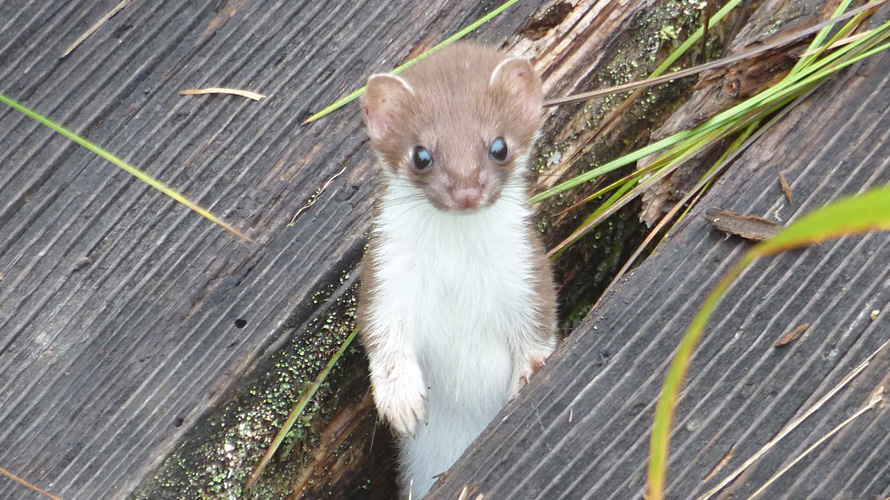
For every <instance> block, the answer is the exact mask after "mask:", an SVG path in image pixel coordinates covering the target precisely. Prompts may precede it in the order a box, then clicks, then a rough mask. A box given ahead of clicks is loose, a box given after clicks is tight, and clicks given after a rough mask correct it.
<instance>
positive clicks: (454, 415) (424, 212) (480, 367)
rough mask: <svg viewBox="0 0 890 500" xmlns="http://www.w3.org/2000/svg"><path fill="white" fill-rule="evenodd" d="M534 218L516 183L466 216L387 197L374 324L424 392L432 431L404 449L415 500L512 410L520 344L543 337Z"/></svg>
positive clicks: (379, 228) (379, 232)
mask: <svg viewBox="0 0 890 500" xmlns="http://www.w3.org/2000/svg"><path fill="white" fill-rule="evenodd" d="M528 217H529V210H528V207H527V204H526V198H525V192H524V188H523V186H522V185H521V183H520V182H519V181H518V180H515V181H513V182H508V183H507V184H506V185H505V186H504V190H503V192H502V195H501V197H500V199H499V200H498V201H497V202H496V203H494V204H493V205H492V206H490V207H486V208H484V209H481V210H476V211H470V212H444V211H440V210H438V209H436V208H435V207H433V206H432V205H431V204H430V203H429V202H428V201H426V200H425V199H424V198H423V194H422V193H420V192H419V190H417V188H415V187H413V186H398V185H396V186H392V185H391V186H390V187H389V188H388V190H387V192H386V194H385V195H384V199H383V202H382V206H381V212H380V213H379V216H378V218H377V220H376V221H375V229H374V231H375V237H376V238H377V241H378V244H377V247H376V249H375V253H374V269H375V282H376V286H375V289H374V295H375V306H374V307H373V308H372V310H371V311H370V318H369V319H370V323H371V325H372V327H373V330H375V331H381V332H383V331H386V332H397V335H398V336H399V337H400V340H401V342H404V343H405V344H406V345H405V347H406V348H407V350H408V352H410V353H413V354H414V355H415V356H416V361H417V364H418V365H419V367H420V372H421V376H422V378H423V384H424V385H425V387H426V389H427V398H428V402H427V404H428V411H427V424H426V425H420V426H419V428H418V430H417V432H416V435H415V437H410V438H405V439H403V442H402V464H403V469H404V470H405V475H406V476H407V478H410V479H411V480H413V482H414V493H415V496H416V497H417V498H419V497H420V496H422V495H423V494H424V493H425V492H426V491H427V489H428V488H429V486H430V485H431V484H432V482H433V480H432V476H433V475H435V474H439V473H441V472H444V471H445V470H446V469H447V468H448V467H449V466H450V465H451V464H452V463H453V462H454V461H455V460H456V459H457V458H458V457H459V456H460V454H461V453H462V452H463V450H464V449H465V448H466V447H467V446H468V445H469V444H470V442H472V440H473V439H475V437H476V436H477V435H478V434H479V433H480V432H481V431H482V430H483V429H484V428H485V427H486V426H487V425H488V423H489V422H490V421H491V419H492V418H493V417H494V416H495V415H496V414H497V412H498V411H499V410H500V409H501V408H503V406H504V405H505V404H506V402H507V400H508V397H509V391H510V387H511V383H512V378H513V377H514V376H515V373H516V362H517V361H516V360H517V358H518V357H520V356H521V354H522V353H517V352H516V348H517V343H519V344H521V342H518V341H517V339H523V338H528V337H530V336H532V335H533V333H532V332H534V331H536V330H537V329H538V328H540V325H536V324H535V315H534V301H535V298H536V297H535V286H534V279H533V277H534V276H533V275H534V262H533V249H532V247H531V245H530V241H529V234H528V228H527V220H528ZM373 364H374V362H373V360H372V365H373ZM372 369H373V366H372ZM399 376H401V375H399Z"/></svg>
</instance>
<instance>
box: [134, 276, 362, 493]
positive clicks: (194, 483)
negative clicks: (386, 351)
mask: <svg viewBox="0 0 890 500" xmlns="http://www.w3.org/2000/svg"><path fill="white" fill-rule="evenodd" d="M347 280H348V274H347V273H344V274H343V275H342V277H341V279H340V280H339V281H340V284H341V285H342V284H343V283H346V282H347ZM338 288H340V286H336V287H335V286H333V285H332V286H331V287H329V288H328V290H326V291H323V292H318V293H315V294H314V295H313V296H312V298H311V299H310V301H311V302H312V304H316V305H318V304H324V305H325V307H323V308H322V310H325V311H326V312H325V313H324V314H322V315H320V316H318V317H316V318H314V319H312V320H310V321H309V322H307V323H306V324H305V325H303V326H302V327H300V328H299V329H298V328H296V327H295V326H294V324H293V323H291V324H290V325H289V326H290V328H289V329H290V330H291V331H290V332H287V331H285V332H283V334H290V338H291V340H290V341H288V343H287V344H286V345H285V346H283V347H282V348H281V349H280V350H279V351H278V352H276V353H274V354H273V355H272V356H271V357H270V358H269V359H267V360H266V361H264V362H261V363H260V365H259V366H258V367H257V369H256V370H255V372H254V373H253V374H252V375H250V376H249V377H248V378H247V379H246V380H245V383H244V385H243V388H242V389H241V390H239V391H238V392H237V393H236V394H235V396H234V397H233V398H232V399H231V400H230V402H229V403H228V404H227V405H226V406H225V407H224V408H222V409H221V410H220V411H218V412H216V413H214V414H213V415H210V416H208V417H206V418H205V419H203V420H202V421H201V422H199V423H198V424H196V426H195V427H194V428H193V429H192V430H191V431H190V432H189V434H188V435H187V437H186V439H185V441H184V443H183V444H182V445H181V446H180V447H179V449H178V450H176V452H174V453H173V454H172V455H171V456H170V457H169V458H168V459H167V460H166V461H165V462H164V464H163V465H162V467H161V468H160V470H159V471H158V473H157V474H156V475H155V476H154V477H153V480H151V481H149V482H148V483H146V484H143V485H141V486H140V488H138V490H137V493H135V494H134V495H133V498H136V499H140V500H141V499H145V500H157V499H162V498H163V499H167V498H171V499H173V498H175V499H178V500H191V499H194V500H205V499H236V498H242V497H243V495H244V493H245V492H244V485H245V484H246V482H247V479H248V478H249V476H250V474H251V473H252V472H253V470H254V468H255V467H256V465H257V464H258V463H259V460H260V458H261V457H262V455H263V454H264V453H265V451H266V449H267V448H268V446H269V444H270V443H271V441H272V439H274V437H275V435H276V434H277V432H278V431H279V429H280V426H281V424H282V423H283V422H284V421H285V420H286V419H287V417H288V414H289V413H290V412H291V410H292V408H293V404H294V402H295V401H296V400H297V399H298V398H299V396H300V394H301V393H302V391H304V390H305V389H306V387H307V386H308V385H309V384H311V383H312V382H313V380H314V379H315V377H316V376H317V374H318V373H319V372H320V371H321V369H322V368H323V367H324V365H325V364H326V363H327V361H328V359H330V356H331V355H332V354H333V353H334V352H336V351H337V349H338V348H339V347H340V345H341V344H342V342H343V341H344V340H345V339H346V338H347V337H348V336H349V334H350V333H351V332H352V330H353V329H354V327H355V322H354V317H355V312H354V309H355V290H348V291H347V293H345V294H343V296H342V297H339V298H336V299H333V300H329V299H330V297H331V294H332V293H334V292H335V290H336V289H338ZM329 301H330V304H326V303H327V302H329ZM360 358H361V353H360V352H359V350H357V349H355V348H352V349H350V350H349V351H348V352H347V354H346V355H345V356H344V359H342V360H341V362H340V363H338V366H337V367H335V369H334V370H333V372H332V373H331V376H330V377H329V379H328V380H327V381H326V382H325V383H324V384H323V385H322V386H321V388H320V389H319V391H318V393H317V394H316V396H315V397H314V398H313V400H311V401H310V402H309V404H308V405H307V407H306V410H305V412H304V414H303V415H302V416H301V417H300V419H299V420H298V421H297V423H296V425H294V427H293V429H292V430H291V432H290V433H289V434H288V435H287V437H286V439H285V441H284V445H283V446H282V448H281V449H279V453H278V456H277V457H275V458H274V459H273V460H272V461H271V462H270V463H269V465H268V467H267V469H266V471H265V473H264V474H263V477H262V479H261V481H259V483H258V485H257V487H256V489H255V491H254V492H253V494H252V495H251V496H250V498H255V499H268V500H272V499H284V498H286V497H287V495H289V494H291V493H292V491H291V488H292V484H293V482H294V480H295V478H296V475H297V473H298V472H299V470H300V468H301V467H302V466H305V464H306V463H307V462H308V460H309V458H310V454H311V452H312V450H313V449H315V448H316V447H317V446H318V438H319V435H320V433H321V431H322V430H323V427H324V425H325V424H326V422H327V418H326V417H325V416H326V415H332V414H334V413H335V412H336V411H337V409H338V408H339V407H340V406H342V403H341V401H340V398H339V396H338V393H337V391H335V390H333V389H332V387H337V384H338V383H339V382H340V380H341V378H342V376H343V369H342V367H343V366H345V365H348V366H352V367H353V369H354V368H355V367H356V366H357V365H358V366H359V367H361V365H360V364H358V363H356V361H358V360H359V359H360ZM296 388H299V390H295V389H296Z"/></svg>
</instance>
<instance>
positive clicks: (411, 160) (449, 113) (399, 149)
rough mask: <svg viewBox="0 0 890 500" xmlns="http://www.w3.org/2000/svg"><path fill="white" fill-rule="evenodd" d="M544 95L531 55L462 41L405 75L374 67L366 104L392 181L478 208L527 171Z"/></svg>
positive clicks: (447, 202)
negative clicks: (501, 51) (519, 55)
mask: <svg viewBox="0 0 890 500" xmlns="http://www.w3.org/2000/svg"><path fill="white" fill-rule="evenodd" d="M542 101H543V95H542V90H541V80H540V78H538V75H537V74H536V73H535V72H534V70H533V69H532V67H531V65H530V64H529V62H528V61H526V60H525V59H519V58H505V57H504V56H503V55H501V54H499V53H498V52H496V51H494V50H493V49H489V48H486V47H482V46H478V45H471V44H455V45H452V46H449V47H447V48H445V49H442V50H441V51H439V52H437V53H435V54H433V55H431V56H430V57H428V58H426V59H423V60H421V61H419V62H418V63H417V64H415V65H414V66H412V67H411V68H409V69H408V70H406V71H405V72H404V73H403V74H402V75H400V76H396V75H373V76H372V77H371V78H370V79H369V80H368V89H367V93H366V94H365V96H364V99H363V101H362V104H363V108H364V119H365V124H366V125H367V128H368V135H369V136H370V137H371V143H372V144H373V146H374V149H375V150H376V151H377V153H378V155H379V156H380V158H381V160H382V163H383V169H384V171H385V173H386V179H387V182H388V183H391V184H393V183H410V185H413V186H414V187H416V188H418V189H420V190H422V192H423V193H424V194H425V195H426V197H427V198H428V199H429V200H430V202H432V204H433V205H435V206H436V207H437V208H439V209H440V210H473V209H477V208H482V207H486V206H489V205H491V204H492V203H494V202H495V201H497V199H498V198H499V197H500V195H501V191H502V189H503V187H504V184H505V183H506V182H507V181H508V180H510V179H512V178H515V177H516V176H519V175H523V173H524V172H522V170H524V169H526V168H527V162H528V156H529V153H530V151H531V148H532V146H533V144H534V141H535V138H536V137H537V134H538V132H539V130H540V129H541V126H542V124H543V120H544V117H543V109H542Z"/></svg>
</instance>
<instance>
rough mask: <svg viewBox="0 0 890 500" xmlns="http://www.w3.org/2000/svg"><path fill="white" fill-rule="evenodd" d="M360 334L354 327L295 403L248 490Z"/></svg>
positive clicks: (252, 478) (251, 480) (250, 479)
mask: <svg viewBox="0 0 890 500" xmlns="http://www.w3.org/2000/svg"><path fill="white" fill-rule="evenodd" d="M356 334H358V328H354V329H353V330H352V333H350V334H349V337H347V338H346V340H345V341H343V345H341V346H340V349H338V350H337V352H336V353H334V355H333V356H331V359H330V360H328V364H326V365H325V367H324V368H323V369H322V370H321V372H319V374H318V376H317V377H315V381H313V382H312V385H310V386H309V387H308V388H307V389H306V392H304V393H303V395H302V396H300V399H299V400H298V401H297V402H296V403H295V404H294V409H293V410H292V411H291V412H290V415H289V416H288V417H287V421H285V422H284V426H282V427H281V430H280V431H279V432H278V435H276V436H275V439H274V440H273V441H272V444H271V445H269V449H268V450H266V454H265V455H263V458H262V460H260V464H259V465H257V468H256V469H255V470H254V471H253V473H252V474H251V475H250V478H249V479H248V480H247V485H245V487H244V488H245V489H246V490H251V489H252V488H253V487H254V485H255V484H256V481H257V480H258V479H259V477H260V475H261V474H262V473H263V469H265V468H266V465H267V464H268V463H269V460H271V459H272V457H273V456H274V455H275V452H276V451H277V450H278V447H279V446H281V443H282V441H284V437H285V436H287V433H288V432H290V430H291V427H293V426H294V422H296V421H297V419H298V418H299V417H300V415H301V414H302V413H303V410H304V409H305V408H306V405H307V404H308V403H309V400H310V399H312V396H314V395H315V393H316V392H318V388H319V387H321V384H322V383H323V382H324V381H325V379H326V378H327V377H328V374H329V373H331V370H332V369H333V368H334V365H335V364H337V361H339V360H340V358H341V357H342V356H343V353H345V352H346V349H347V348H348V347H349V346H350V345H351V344H352V341H353V340H355V336H356Z"/></svg>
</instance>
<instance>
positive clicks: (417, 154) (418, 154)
mask: <svg viewBox="0 0 890 500" xmlns="http://www.w3.org/2000/svg"><path fill="white" fill-rule="evenodd" d="M411 166H412V167H414V169H415V170H417V171H418V172H423V171H424V170H426V169H428V168H430V167H432V166H433V155H432V154H431V153H430V150H429V149H427V148H425V147H423V146H414V151H411Z"/></svg>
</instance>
